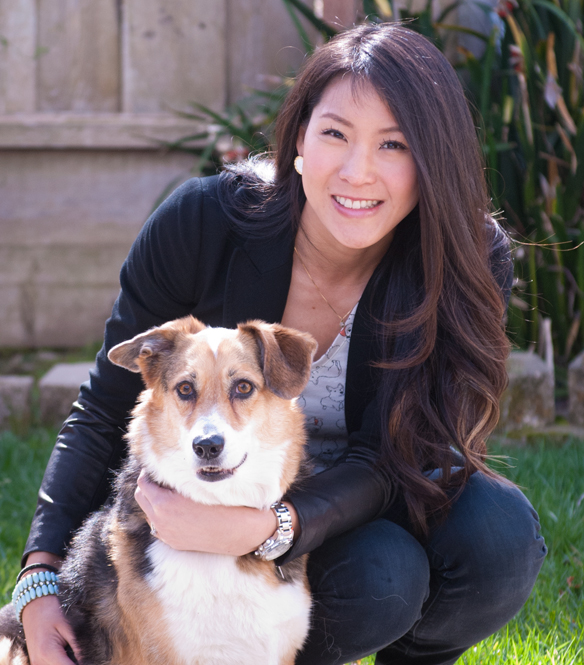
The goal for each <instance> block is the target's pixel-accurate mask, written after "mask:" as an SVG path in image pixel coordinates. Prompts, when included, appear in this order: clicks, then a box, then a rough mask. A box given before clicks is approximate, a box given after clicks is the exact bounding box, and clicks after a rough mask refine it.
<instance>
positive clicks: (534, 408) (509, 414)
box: [497, 351, 555, 432]
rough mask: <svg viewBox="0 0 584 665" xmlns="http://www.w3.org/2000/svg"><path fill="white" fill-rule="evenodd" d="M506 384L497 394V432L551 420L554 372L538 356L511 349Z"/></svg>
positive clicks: (552, 413) (553, 416) (534, 425)
mask: <svg viewBox="0 0 584 665" xmlns="http://www.w3.org/2000/svg"><path fill="white" fill-rule="evenodd" d="M507 372H508V374H509V385H508V387H507V390H506V391H505V392H504V393H503V395H502V396H501V401H500V405H499V406H500V413H501V415H500V418H499V424H498V425H497V431H499V432H505V431H509V430H518V429H521V428H523V427H531V428H541V427H546V426H547V425H550V424H552V423H553V422H554V419H555V403H554V372H553V368H550V367H549V366H548V364H547V363H545V362H544V361H543V360H542V359H541V358H540V357H539V356H538V355H536V354H535V353H531V352H528V351H513V352H512V353H511V354H510V356H509V359H508V360H507Z"/></svg>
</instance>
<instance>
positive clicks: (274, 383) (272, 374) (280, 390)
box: [238, 321, 317, 399]
mask: <svg viewBox="0 0 584 665" xmlns="http://www.w3.org/2000/svg"><path fill="white" fill-rule="evenodd" d="M238 328H239V330H240V331H242V332H243V333H247V334H249V335H252V337H253V338H254V340H255V342H256V344H257V346H258V350H259V357H260V365H261V367H262V372H263V374H264V379H265V381H266V386H267V388H268V389H269V390H271V391H272V392H273V393H274V394H275V395H277V396H278V397H283V398H284V399H292V398H293V397H298V395H300V393H301V392H302V390H303V389H304V386H305V385H306V384H307V383H308V379H309V378H310V367H311V364H312V358H313V356H314V354H315V352H316V347H317V343H316V340H315V339H314V337H312V335H309V334H307V333H302V332H299V331H298V330H293V329H292V328H285V327H284V326H280V325H278V324H268V323H263V322H262V321H249V322H248V323H240V324H239V326H238Z"/></svg>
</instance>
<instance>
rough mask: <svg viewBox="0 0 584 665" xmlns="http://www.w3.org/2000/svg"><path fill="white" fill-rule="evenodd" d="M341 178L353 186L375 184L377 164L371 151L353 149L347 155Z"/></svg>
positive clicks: (340, 173) (340, 174)
mask: <svg viewBox="0 0 584 665" xmlns="http://www.w3.org/2000/svg"><path fill="white" fill-rule="evenodd" d="M339 176H340V177H341V179H342V180H345V181H346V182H348V183H349V184H351V185H355V186H356V185H369V184H371V183H373V182H375V179H376V175H375V164H374V159H373V157H372V156H371V154H370V153H369V151H367V150H365V149H362V148H353V149H352V150H350V151H348V152H347V153H346V154H345V159H344V160H343V164H342V166H341V169H340V170H339Z"/></svg>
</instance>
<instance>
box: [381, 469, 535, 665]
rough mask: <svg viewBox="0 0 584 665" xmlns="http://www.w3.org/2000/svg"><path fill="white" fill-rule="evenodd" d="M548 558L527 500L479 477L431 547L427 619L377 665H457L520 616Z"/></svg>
mask: <svg viewBox="0 0 584 665" xmlns="http://www.w3.org/2000/svg"><path fill="white" fill-rule="evenodd" d="M546 552H547V549H546V546H545V543H544V540H543V538H542V536H541V535H540V534H539V522H538V519H537V514H536V513H535V511H534V509H533V508H532V506H531V504H530V503H529V501H528V500H527V499H526V498H525V496H524V495H523V494H522V493H521V492H520V491H519V490H518V489H517V488H515V487H512V486H508V485H505V484H503V483H500V482H498V481H493V480H491V479H489V478H487V477H485V476H484V475H482V474H480V473H475V474H474V475H473V476H472V477H471V478H470V480H469V483H468V485H467V486H466V487H465V489H464V491H463V493H462V495H461V497H460V498H459V500H458V501H457V502H456V504H455V505H454V507H453V508H452V511H451V512H450V514H449V516H448V518H447V520H446V521H445V522H444V523H443V524H442V525H441V526H439V527H438V528H436V529H434V530H433V532H432V534H431V538H430V541H429V544H428V546H427V547H426V554H427V557H428V560H429V563H430V569H431V573H430V593H429V596H428V598H427V600H426V602H425V603H424V607H423V608H422V615H421V618H420V619H419V620H418V621H417V622H416V623H415V625H414V626H413V627H412V628H411V629H410V630H409V631H408V632H407V633H406V634H405V635H404V636H403V637H401V638H400V639H398V640H397V641H395V642H393V643H392V644H390V646H388V647H387V648H385V649H383V650H381V651H380V652H379V653H378V657H377V661H376V662H377V664H378V665H382V664H383V665H450V664H452V663H454V662H455V661H456V660H457V658H458V657H459V656H460V655H461V654H462V653H463V652H464V651H466V650H467V649H468V648H470V647H471V646H472V645H473V644H476V643H477V642H479V641H481V640H483V639H485V638H486V637H488V636H489V635H492V634H493V633H494V632H496V631H497V630H498V629H499V628H501V627H502V626H504V625H505V624H506V623H507V622H508V621H509V620H510V619H511V618H513V617H514V616H515V614H517V612H519V610H520V609H521V607H522V606H523V604H524V603H525V601H526V600H527V598H528V596H529V594H530V593H531V590H532V588H533V585H534V583H535V580H536V578H537V575H538V573H539V569H540V568H541V565H542V563H543V560H544V557H545V555H546Z"/></svg>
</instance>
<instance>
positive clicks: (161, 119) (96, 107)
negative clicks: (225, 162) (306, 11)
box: [0, 0, 303, 348]
mask: <svg viewBox="0 0 584 665" xmlns="http://www.w3.org/2000/svg"><path fill="white" fill-rule="evenodd" d="M259 17H261V21H260V20H258V18H259ZM302 57H303V50H302V46H301V44H300V41H299V38H298V35H297V32H296V29H295V27H294V25H293V23H292V21H291V19H290V17H289V15H288V13H287V11H286V9H285V7H284V4H283V2H282V0H213V2H208V1H207V0H100V1H99V2H96V1H95V0H43V2H37V1H36V0H0V312H1V313H2V315H1V316H0V346H10V347H19V348H22V347H38V346H53V347H63V346H79V345H83V344H86V343H88V342H91V341H95V340H99V339H100V338H101V336H102V333H103V326H104V322H105V319H106V317H107V315H108V313H109V311H110V309H111V305H112V303H113V301H114V299H115V297H116V295H117V291H118V272H119V268H120V265H121V262H122V260H123V258H124V256H125V255H126V253H127V251H128V248H129V246H130V244H131V242H132V240H133V238H134V237H135V236H136V234H137V232H138V230H139V229H140V226H141V225H142V224H143V222H144V221H145V219H146V218H147V216H148V214H149V212H150V211H151V209H152V207H153V205H154V203H155V202H156V200H157V199H158V197H159V196H160V194H161V192H162V191H163V190H164V188H165V187H166V186H167V185H168V184H169V183H170V182H171V181H173V180H177V182H178V181H180V180H181V179H185V178H186V177H188V176H189V169H190V167H191V165H192V160H191V158H190V157H188V156H186V155H181V154H177V153H168V152H164V151H163V150H161V149H160V147H159V146H160V144H159V142H158V141H159V140H160V139H162V140H172V139H176V138H178V137H180V136H184V135H185V134H187V133H195V132H198V131H200V130H201V127H199V126H197V125H196V124H193V123H190V122H187V121H185V120H182V119H181V118H180V117H179V116H177V115H176V114H174V113H173V112H172V111H173V110H188V109H189V103H190V102H192V101H196V102H199V103H202V104H205V105H208V106H210V107H212V108H214V109H217V110H219V109H221V108H223V107H224V106H225V104H227V103H229V102H231V101H234V100H236V99H238V98H240V97H241V96H242V95H243V94H244V93H245V90H246V86H253V87H261V86H262V80H263V79H262V75H266V74H268V75H273V74H287V73H289V72H290V71H292V70H293V69H295V68H296V67H298V65H299V64H300V62H301V60H302Z"/></svg>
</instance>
